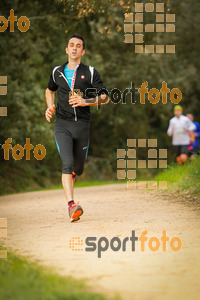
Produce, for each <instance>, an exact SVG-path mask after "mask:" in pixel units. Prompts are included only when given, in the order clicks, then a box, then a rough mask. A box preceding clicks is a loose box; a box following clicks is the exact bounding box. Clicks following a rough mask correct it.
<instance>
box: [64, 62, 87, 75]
mask: <svg viewBox="0 0 200 300" xmlns="http://www.w3.org/2000/svg"><path fill="white" fill-rule="evenodd" d="M67 64H68V61H67V62H66V63H64V64H63V65H61V66H60V68H59V71H60V72H62V73H64V69H65V66H66V65H67ZM81 65H82V62H80V64H79V66H78V69H79V68H80V66H81Z"/></svg>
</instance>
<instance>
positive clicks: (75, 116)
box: [58, 71, 77, 121]
mask: <svg viewBox="0 0 200 300" xmlns="http://www.w3.org/2000/svg"><path fill="white" fill-rule="evenodd" d="M58 72H59V73H60V74H61V75H62V77H63V78H64V79H65V81H66V82H67V84H68V86H69V83H68V81H67V78H66V77H65V75H64V74H63V73H62V72H60V71H58ZM69 88H70V86H69ZM70 90H71V88H70ZM73 108H74V120H75V121H77V115H76V107H73Z"/></svg>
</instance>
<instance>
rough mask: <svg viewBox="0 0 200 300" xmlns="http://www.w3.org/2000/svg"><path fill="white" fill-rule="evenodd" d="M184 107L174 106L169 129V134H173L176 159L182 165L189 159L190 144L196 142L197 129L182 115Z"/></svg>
mask: <svg viewBox="0 0 200 300" xmlns="http://www.w3.org/2000/svg"><path fill="white" fill-rule="evenodd" d="M182 111H183V109H182V107H181V106H180V105H176V106H175V107H174V115H175V117H173V118H172V119H171V120H170V122H169V127H168V130H167V134H168V135H169V136H172V144H173V146H174V149H175V151H176V161H177V164H178V165H180V164H182V163H185V162H186V161H187V154H188V145H189V143H190V142H191V143H193V142H194V133H193V130H194V129H195V126H194V124H193V123H192V122H191V121H190V120H189V119H188V118H187V117H186V116H183V115H182Z"/></svg>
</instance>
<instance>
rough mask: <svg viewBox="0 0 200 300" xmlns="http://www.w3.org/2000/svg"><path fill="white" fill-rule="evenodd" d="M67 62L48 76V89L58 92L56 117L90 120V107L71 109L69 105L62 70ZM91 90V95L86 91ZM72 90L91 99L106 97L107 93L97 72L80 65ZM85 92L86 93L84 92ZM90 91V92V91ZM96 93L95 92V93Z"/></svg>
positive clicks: (67, 85)
mask: <svg viewBox="0 0 200 300" xmlns="http://www.w3.org/2000/svg"><path fill="white" fill-rule="evenodd" d="M67 63H68V62H66V63H65V64H63V65H62V66H57V67H55V68H54V69H53V72H52V73H51V75H50V78H49V83H48V89H49V90H51V91H56V90H57V92H58V101H57V107H56V116H57V117H58V118H62V119H66V120H71V121H85V122H89V120H90V107H89V106H85V107H80V106H79V107H72V106H71V105H70V104H69V102H68V101H69V93H70V91H71V89H70V87H69V84H68V82H67V79H66V77H65V75H64V68H65V66H66V64H67ZM91 88H93V89H94V90H93V93H92V92H89V93H88V90H87V89H91ZM74 89H79V90H80V92H82V93H83V96H82V97H83V98H84V99H88V98H93V97H95V96H99V95H101V94H106V95H108V91H107V90H106V87H105V86H104V84H103V82H102V81H101V77H100V75H99V73H98V72H97V70H96V69H95V68H93V67H91V66H86V65H84V64H82V63H80V65H79V67H78V68H77V70H76V76H75V82H74ZM86 90H87V91H86ZM91 91H92V90H91ZM95 91H96V92H95Z"/></svg>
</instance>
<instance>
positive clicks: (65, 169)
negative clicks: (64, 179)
mask: <svg viewBox="0 0 200 300" xmlns="http://www.w3.org/2000/svg"><path fill="white" fill-rule="evenodd" d="M73 169H74V167H73V163H63V164H62V173H63V174H72V172H73V171H74V170H73Z"/></svg>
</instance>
